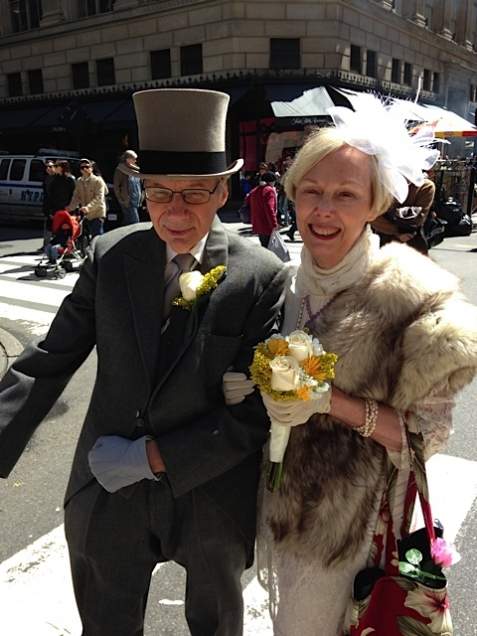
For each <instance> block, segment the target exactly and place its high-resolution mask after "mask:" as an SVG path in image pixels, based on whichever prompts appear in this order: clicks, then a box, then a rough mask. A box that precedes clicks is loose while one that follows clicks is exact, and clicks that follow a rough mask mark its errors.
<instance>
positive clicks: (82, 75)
mask: <svg viewBox="0 0 477 636" xmlns="http://www.w3.org/2000/svg"><path fill="white" fill-rule="evenodd" d="M71 75H72V78H73V88H76V89H78V88H89V64H88V62H77V63H76V64H72V65H71Z"/></svg>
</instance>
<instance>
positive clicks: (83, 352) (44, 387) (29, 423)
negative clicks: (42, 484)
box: [0, 259, 95, 477]
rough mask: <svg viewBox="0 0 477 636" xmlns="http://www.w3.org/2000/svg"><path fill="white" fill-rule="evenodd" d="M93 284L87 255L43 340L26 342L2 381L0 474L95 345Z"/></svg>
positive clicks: (5, 472)
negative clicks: (36, 343)
mask: <svg viewBox="0 0 477 636" xmlns="http://www.w3.org/2000/svg"><path fill="white" fill-rule="evenodd" d="M94 287H95V274H94V263H93V262H92V261H91V260H89V259H88V261H86V263H85V265H84V267H83V270H82V273H81V275H80V277H79V279H78V282H77V283H76V285H75V287H74V289H73V291H72V293H71V294H70V295H69V296H67V297H66V298H65V300H64V301H63V303H62V305H61V307H60V309H59V310H58V313H57V314H56V317H55V319H54V320H53V323H52V325H51V327H50V330H49V331H48V334H47V336H46V338H45V340H43V341H42V342H40V343H39V344H38V345H31V346H29V347H28V348H27V349H26V350H25V351H24V352H23V353H22V355H21V356H20V357H19V358H18V359H17V360H16V361H15V362H14V363H13V364H12V366H11V367H10V369H9V370H8V372H7V374H6V375H5V377H4V378H3V379H2V381H1V382H0V477H8V475H9V473H10V471H11V470H12V468H13V467H14V466H15V464H16V462H17V461H18V459H19V457H20V455H21V454H22V452H23V450H24V448H25V446H26V445H27V443H28V441H29V439H30V438H31V436H32V434H33V433H34V431H35V429H36V428H37V426H38V425H39V424H40V422H41V421H42V419H43V418H44V417H45V416H46V415H47V413H48V411H49V410H50V408H51V407H52V406H53V404H54V403H55V402H56V400H57V399H58V397H59V396H60V395H61V392H62V391H63V389H64V388H65V387H66V385H67V383H68V381H69V380H70V378H71V376H72V375H73V373H74V372H75V371H76V369H77V368H78V367H79V366H80V365H81V364H82V362H83V361H84V360H85V359H86V358H87V356H88V354H89V353H90V351H91V349H92V348H93V346H94V344H95V331H94Z"/></svg>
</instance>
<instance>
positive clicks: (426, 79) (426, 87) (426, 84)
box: [422, 68, 432, 91]
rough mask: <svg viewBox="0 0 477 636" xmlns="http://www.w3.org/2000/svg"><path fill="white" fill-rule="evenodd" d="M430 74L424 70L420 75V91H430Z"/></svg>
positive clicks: (427, 70)
mask: <svg viewBox="0 0 477 636" xmlns="http://www.w3.org/2000/svg"><path fill="white" fill-rule="evenodd" d="M431 84H432V74H431V71H430V70H429V69H428V68H425V69H424V73H423V75H422V90H423V91H430V90H431V88H432V86H431Z"/></svg>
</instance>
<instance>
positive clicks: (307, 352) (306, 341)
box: [287, 331, 313, 362]
mask: <svg viewBox="0 0 477 636" xmlns="http://www.w3.org/2000/svg"><path fill="white" fill-rule="evenodd" d="M287 340H288V350H289V352H290V355H291V356H293V357H294V358H295V360H298V362H303V360H306V359H307V358H308V357H309V356H311V355H313V340H312V338H311V337H310V336H309V335H308V334H307V333H305V332H304V331H292V333H291V334H290V335H289V336H287Z"/></svg>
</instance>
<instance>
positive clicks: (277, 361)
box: [250, 331, 338, 490]
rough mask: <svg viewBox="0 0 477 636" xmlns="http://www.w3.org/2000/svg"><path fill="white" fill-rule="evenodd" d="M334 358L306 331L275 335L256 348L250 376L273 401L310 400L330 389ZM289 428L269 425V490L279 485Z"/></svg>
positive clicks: (335, 357)
mask: <svg viewBox="0 0 477 636" xmlns="http://www.w3.org/2000/svg"><path fill="white" fill-rule="evenodd" d="M337 359H338V358H337V356H336V355H335V354H334V353H326V352H325V351H324V350H323V347H322V346H321V344H320V342H319V340H318V339H317V338H313V337H312V336H310V335H309V334H308V333H306V332H305V331H293V332H292V333H291V334H290V335H288V336H282V335H274V336H271V337H270V338H268V340H265V342H261V343H260V344H259V345H257V347H256V348H255V353H254V357H253V361H252V364H251V366H250V374H251V378H252V381H253V382H254V384H256V385H257V386H258V387H259V389H260V390H261V391H263V392H264V393H267V394H268V395H270V396H271V397H272V398H273V399H275V400H282V401H292V400H313V399H317V398H318V397H320V394H322V393H323V392H325V391H328V390H329V388H330V385H329V380H332V379H333V378H334V377H335V372H334V369H335V364H336V361H337ZM289 437H290V428H289V427H288V426H280V425H279V424H276V423H274V422H272V425H271V430H270V462H271V467H270V475H269V488H270V490H275V488H277V487H278V486H279V485H280V482H281V478H282V473H283V458H284V455H285V451H286V448H287V444H288V440H289Z"/></svg>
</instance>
